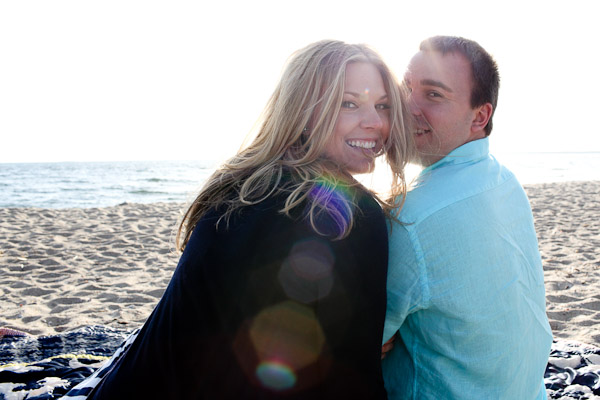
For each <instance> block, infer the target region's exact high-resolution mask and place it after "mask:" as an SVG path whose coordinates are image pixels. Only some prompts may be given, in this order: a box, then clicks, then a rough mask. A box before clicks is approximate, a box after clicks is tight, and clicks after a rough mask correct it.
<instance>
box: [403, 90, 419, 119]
mask: <svg viewBox="0 0 600 400" xmlns="http://www.w3.org/2000/svg"><path fill="white" fill-rule="evenodd" d="M406 101H407V103H408V111H410V113H411V114H412V115H415V116H419V115H421V108H420V107H419V105H418V104H417V101H416V99H415V96H414V95H413V94H412V93H410V94H409V95H408V97H407V99H406Z"/></svg>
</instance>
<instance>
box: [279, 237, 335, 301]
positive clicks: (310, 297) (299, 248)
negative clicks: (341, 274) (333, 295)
mask: <svg viewBox="0 0 600 400" xmlns="http://www.w3.org/2000/svg"><path fill="white" fill-rule="evenodd" d="M334 262H335V256H334V254H333V252H332V251H331V249H330V247H329V244H328V243H327V241H325V240H324V239H308V240H304V241H301V242H299V243H296V244H295V245H294V246H293V247H292V249H291V251H290V255H289V256H288V257H287V258H286V260H285V261H284V262H283V264H282V265H281V269H280V270H279V274H278V278H279V283H280V284H281V287H282V288H283V290H284V291H285V293H286V294H287V295H288V296H289V297H290V298H291V299H294V300H297V301H299V302H301V303H304V304H309V303H312V302H314V301H316V300H319V299H321V298H323V297H325V296H327V295H329V293H330V292H331V288H332V287H333V274H332V270H333V265H334Z"/></svg>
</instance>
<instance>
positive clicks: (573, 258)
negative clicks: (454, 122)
mask: <svg viewBox="0 0 600 400" xmlns="http://www.w3.org/2000/svg"><path fill="white" fill-rule="evenodd" d="M524 187H525V190H526V192H527V195H528V196H529V199H530V202H531V206H532V210H533V214H534V219H535V226H536V231H537V233H538V240H539V244H540V251H541V254H542V261H543V265H544V278H545V286H546V303H547V307H546V309H547V314H548V317H549V319H550V325H551V327H552V331H553V334H554V337H555V339H558V340H573V341H578V342H583V343H587V344H590V345H594V346H600V254H599V253H598V252H597V250H596V249H598V248H600V181H580V182H557V183H538V184H525V185H524ZM185 209H186V204H185V203H149V204H142V203H124V204H121V205H117V206H112V207H105V208H66V209H43V208H0V268H1V271H2V272H1V273H0V293H1V294H2V296H1V297H0V309H1V310H2V314H1V315H0V327H6V328H12V329H18V330H22V331H25V332H27V333H30V334H32V335H52V334H56V333H60V332H65V331H69V330H74V329H77V328H80V327H83V326H88V325H105V326H109V327H113V328H117V329H127V330H132V329H134V328H137V327H139V326H140V325H141V324H143V322H144V321H145V320H146V318H147V317H148V316H149V315H150V313H151V312H152V310H153V308H154V306H155V305H156V303H157V302H158V301H159V299H160V297H161V296H162V293H163V292H164V289H165V288H166V286H167V284H168V282H169V280H170V278H171V275H172V272H173V270H174V269H175V267H176V266H177V261H178V259H179V254H178V252H176V251H175V246H174V238H175V232H176V228H177V223H178V221H179V219H180V218H181V215H182V213H183V212H184V211H185Z"/></svg>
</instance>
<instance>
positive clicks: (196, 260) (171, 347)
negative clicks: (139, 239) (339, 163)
mask: <svg viewBox="0 0 600 400" xmlns="http://www.w3.org/2000/svg"><path fill="white" fill-rule="evenodd" d="M352 190H354V191H358V192H357V193H356V195H357V204H358V207H359V209H360V210H355V212H354V215H355V224H354V227H353V229H352V230H351V232H350V234H349V236H347V237H346V238H345V239H342V240H331V239H329V238H327V237H324V236H321V235H318V234H316V233H315V232H314V230H313V229H312V228H311V227H310V225H309V224H308V222H307V221H306V219H303V218H290V217H288V216H285V215H284V214H281V213H280V212H279V211H278V210H279V209H280V208H281V206H282V204H283V203H282V202H283V200H284V199H283V197H281V196H279V197H278V196H272V197H271V198H269V199H267V200H265V201H263V202H261V203H259V204H258V205H254V206H247V207H244V208H243V209H242V211H241V213H239V214H234V216H232V218H231V220H230V223H229V226H228V227H226V226H225V224H224V223H223V222H221V224H220V225H218V227H217V226H216V225H215V223H216V221H217V219H218V216H219V214H218V213H216V212H211V213H209V214H207V215H206V216H205V217H204V218H202V219H201V220H200V221H199V223H198V224H197V226H196V227H195V229H194V232H193V234H192V236H191V238H190V241H189V243H188V244H187V246H186V248H185V251H184V253H183V255H182V257H181V259H180V261H179V264H178V266H177V269H176V270H175V272H174V274H173V277H172V279H171V282H170V284H169V286H168V288H167V290H166V292H165V294H164V296H163V298H162V299H161V301H160V302H159V304H158V305H157V306H156V308H155V309H154V311H153V312H152V314H151V315H150V317H149V318H148V320H147V321H146V323H145V325H144V327H143V328H142V330H141V332H140V334H139V336H138V337H137V339H136V340H135V342H134V343H133V344H132V346H131V347H130V348H129V350H128V351H127V352H126V353H125V354H124V355H123V357H122V358H121V359H120V360H119V361H118V362H117V363H116V364H115V366H114V368H113V369H112V370H111V371H110V372H109V373H108V375H107V376H106V377H105V378H104V379H103V380H102V382H100V383H99V385H98V386H97V387H96V389H95V391H94V392H93V393H92V394H91V395H90V396H89V397H88V398H89V399H107V400H118V399H128V400H131V399H177V400H181V399H279V398H285V399H329V400H331V399H338V398H346V399H348V398H350V399H353V398H356V399H359V398H360V399H366V398H368V399H382V398H386V393H385V389H384V386H383V378H382V374H381V360H380V356H381V337H382V332H383V323H384V318H385V307H386V287H385V284H386V273H387V254H388V244H387V243H388V242H387V230H386V224H385V219H384V216H383V213H382V210H381V208H380V207H379V205H378V204H377V203H376V202H375V201H374V200H373V199H372V198H371V196H369V195H368V194H367V193H364V192H362V191H360V189H352ZM318 222H319V223H320V224H325V225H324V226H327V225H329V226H330V228H331V229H334V228H333V227H332V226H333V225H331V224H329V222H330V221H327V219H326V218H321V220H320V221H318Z"/></svg>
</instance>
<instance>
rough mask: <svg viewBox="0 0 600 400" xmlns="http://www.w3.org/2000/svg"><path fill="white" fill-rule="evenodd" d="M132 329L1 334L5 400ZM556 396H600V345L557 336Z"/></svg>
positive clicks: (42, 391)
mask: <svg viewBox="0 0 600 400" xmlns="http://www.w3.org/2000/svg"><path fill="white" fill-rule="evenodd" d="M129 333H130V332H127V331H119V330H115V329H111V328H107V327H100V326H91V327H86V328H82V329H78V330H75V331H71V332H67V333H63V334H60V335H55V336H45V337H30V336H25V337H19V336H4V337H3V338H1V339H0V400H8V399H19V400H50V399H59V398H61V397H62V396H63V395H64V394H65V393H66V392H67V391H68V390H69V389H70V388H72V387H73V386H75V385H77V384H78V383H79V382H81V381H82V380H83V379H85V378H86V377H88V376H89V375H91V374H92V373H93V372H94V371H96V370H97V369H98V368H99V367H100V365H101V364H102V363H103V362H105V361H106V360H108V359H109V358H110V356H111V355H112V354H113V352H114V351H115V349H117V347H118V346H119V345H120V344H121V343H122V342H123V340H124V339H125V338H126V337H127V336H128V335H129ZM545 382H546V389H547V391H548V397H549V398H551V399H569V400H571V399H582V400H583V399H593V398H595V397H594V396H600V348H598V347H594V346H590V345H586V344H581V343H578V342H569V341H554V343H553V344H552V351H551V353H550V358H549V362H548V366H547V367H546V374H545Z"/></svg>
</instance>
